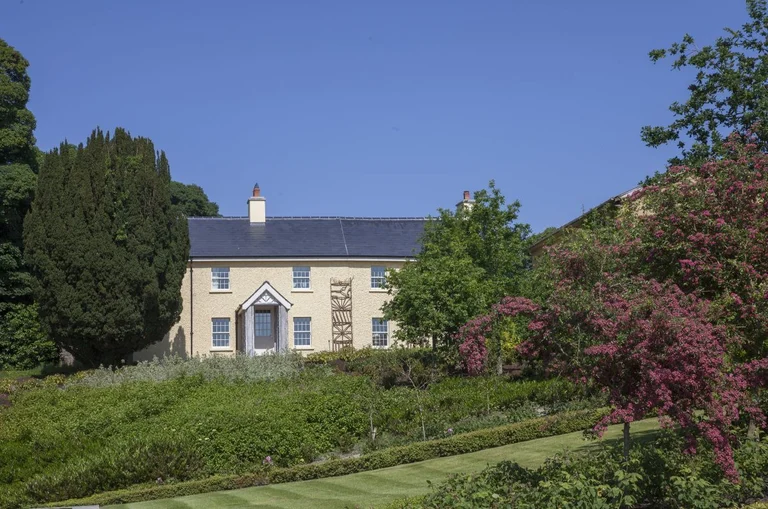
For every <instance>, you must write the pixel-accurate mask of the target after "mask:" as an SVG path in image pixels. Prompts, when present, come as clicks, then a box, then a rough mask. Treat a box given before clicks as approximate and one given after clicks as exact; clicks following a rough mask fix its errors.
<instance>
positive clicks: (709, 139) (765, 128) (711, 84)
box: [641, 0, 768, 165]
mask: <svg viewBox="0 0 768 509" xmlns="http://www.w3.org/2000/svg"><path fill="white" fill-rule="evenodd" d="M747 12H748V13H749V17H750V18H751V21H750V22H749V23H746V24H744V25H743V26H742V28H741V30H732V29H730V28H726V29H725V31H726V32H727V35H726V36H724V37H720V38H718V39H717V40H716V41H715V43H714V45H711V46H704V47H702V48H699V47H698V46H697V45H696V43H695V41H694V39H693V37H691V36H690V35H688V34H686V35H685V36H684V37H683V38H682V41H681V42H679V43H675V44H672V46H670V47H669V48H668V49H656V50H653V51H651V52H650V54H649V56H650V58H651V60H652V61H653V62H658V61H659V60H661V59H663V58H666V57H671V58H673V59H674V60H673V61H672V68H673V69H683V68H687V67H691V68H693V69H694V70H695V71H696V77H695V79H694V82H693V83H692V84H691V85H689V87H688V90H689V91H690V96H689V98H688V100H686V101H685V102H683V103H679V102H674V103H672V105H671V106H670V107H669V109H670V111H671V112H672V113H673V115H674V117H675V120H674V121H673V122H672V123H671V124H669V125H667V126H656V127H653V126H645V127H643V128H642V131H641V137H642V139H643V141H644V142H645V143H646V144H647V145H648V146H650V147H659V146H661V145H666V144H667V143H671V142H677V146H678V148H680V150H681V157H675V158H673V159H671V160H670V163H672V164H673V165H676V164H681V163H687V164H700V163H703V162H704V161H706V160H708V159H710V158H712V157H719V156H721V155H722V154H723V142H724V140H725V138H726V137H727V136H728V135H730V134H731V133H732V132H734V131H735V132H738V133H741V134H745V133H746V132H747V131H748V130H750V129H753V126H756V127H755V132H756V135H757V136H756V141H757V143H758V145H759V147H760V148H761V149H762V150H766V149H768V123H765V119H766V118H768V9H766V2H765V0H747ZM685 138H688V139H689V141H686V140H685Z"/></svg>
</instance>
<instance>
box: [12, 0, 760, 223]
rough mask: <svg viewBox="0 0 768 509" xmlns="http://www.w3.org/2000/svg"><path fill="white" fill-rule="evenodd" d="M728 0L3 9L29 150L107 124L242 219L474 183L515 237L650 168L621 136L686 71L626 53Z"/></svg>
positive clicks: (405, 209) (446, 198) (414, 205)
mask: <svg viewBox="0 0 768 509" xmlns="http://www.w3.org/2000/svg"><path fill="white" fill-rule="evenodd" d="M746 19H747V15H746V10H745V6H744V2H742V1H740V0H735V1H734V0H730V1H727V2H724V1H722V0H644V1H642V2H640V1H635V2H619V1H616V0H588V1H582V2H574V1H572V0H550V1H547V2H532V1H530V2H524V1H512V0H502V1H491V0H487V1H481V2H471V1H464V2H459V1H437V0H433V1H427V0H421V1H415V2H414V1H406V0H391V1H378V2H373V1H367V0H364V1H343V2H342V1H331V0H328V1H326V0H323V1H318V0H312V1H292V0H286V1H277V0H274V1H214V0H207V1H185V2H181V1H175V2H173V1H155V0H152V1H149V0H146V1H138V0H131V1H124V2H113V1H104V0H98V1H97V0H89V1H85V0H82V1H80V0H67V1H66V2H64V1H56V0H46V1H43V0H23V1H20V0H3V4H2V9H1V14H0V36H2V37H3V38H4V39H5V40H6V41H7V42H9V43H10V44H11V45H13V46H15V47H16V48H17V49H19V50H20V51H21V52H22V53H23V54H24V56H25V57H26V58H27V59H28V60H29V61H30V63H31V66H30V69H29V72H30V75H31V77H32V99H31V101H30V105H29V106H30V109H31V110H32V111H33V113H34V114H35V115H36V117H37V124H38V127H37V131H36V136H37V140H38V145H39V146H40V147H41V148H42V149H44V150H48V149H50V148H52V147H54V146H56V145H58V144H59V143H60V142H61V141H62V140H64V139H65V138H66V139H68V140H69V141H71V142H80V141H84V140H85V138H86V137H87V136H88V134H89V133H90V132H91V130H92V129H93V128H95V127H96V126H100V127H102V128H103V129H108V130H112V129H113V128H114V127H115V126H122V127H125V128H127V129H128V130H130V131H131V133H132V134H134V135H142V136H147V137H149V138H151V139H152V140H153V141H154V142H155V145H156V147H158V148H160V149H163V150H165V151H166V152H167V154H168V157H169V160H170V163H171V171H172V174H173V178H174V179H176V180H180V181H182V182H186V183H196V184H199V185H201V186H202V187H203V188H204V189H205V190H206V192H207V193H208V195H209V196H210V198H211V199H213V200H214V201H216V202H218V203H219V205H220V207H221V211H222V213H223V214H224V215H245V213H246V199H247V198H248V196H249V195H250V190H251V188H252V186H253V184H254V183H255V182H258V183H259V184H260V186H261V189H262V194H263V195H264V196H266V197H267V214H268V215H282V216H284V215H346V216H424V215H427V214H431V213H434V212H435V210H436V209H437V208H438V207H452V206H453V205H454V204H455V203H456V202H457V201H459V199H460V198H461V193H462V191H463V190H464V189H469V190H473V191H474V190H477V189H480V188H483V187H485V186H486V185H487V183H488V181H489V180H490V179H495V180H496V183H497V185H498V187H500V188H501V190H502V191H503V192H504V194H505V196H507V198H508V199H510V200H511V199H519V200H520V201H521V203H522V210H521V219H522V220H523V221H526V222H529V223H530V224H531V225H532V227H533V229H534V230H535V231H539V230H541V229H543V228H545V227H547V226H559V225H561V224H563V223H565V222H567V221H569V220H570V219H572V218H573V217H575V216H577V215H579V214H580V213H581V211H582V209H583V208H589V207H592V206H594V205H596V204H598V203H600V202H601V201H603V200H604V199H606V198H609V197H610V196H613V195H615V194H618V193H619V192H622V191H624V190H626V189H628V188H631V187H633V186H634V185H635V184H636V183H637V182H638V181H640V180H641V179H642V178H643V177H645V176H646V175H648V174H651V173H653V172H654V171H655V170H657V169H662V168H663V166H664V162H665V161H666V159H667V158H668V157H669V156H670V155H671V154H672V150H673V149H651V148H647V147H645V146H644V145H643V143H642V142H641V141H640V136H639V134H640V128H641V126H643V125H647V124H664V123H668V122H669V121H670V120H671V116H670V114H669V112H668V111H667V107H668V105H669V104H670V103H671V102H672V101H674V100H683V99H685V97H686V85H687V83H688V82H689V81H690V79H691V75H690V73H688V72H675V71H671V70H670V68H669V66H668V65H667V64H666V63H663V64H656V65H654V64H652V63H651V62H650V61H649V60H648V57H647V54H648V51H649V50H651V49H653V48H656V47H665V46H667V45H668V44H669V43H672V42H675V41H677V40H679V39H680V37H681V36H682V35H683V34H684V33H685V32H689V33H691V34H692V35H693V36H694V37H696V39H697V41H698V42H701V43H708V42H711V41H712V40H714V38H715V37H717V36H718V35H720V34H721V33H722V28H723V27H724V26H731V27H738V26H740V25H741V24H743V23H744V22H745V21H746Z"/></svg>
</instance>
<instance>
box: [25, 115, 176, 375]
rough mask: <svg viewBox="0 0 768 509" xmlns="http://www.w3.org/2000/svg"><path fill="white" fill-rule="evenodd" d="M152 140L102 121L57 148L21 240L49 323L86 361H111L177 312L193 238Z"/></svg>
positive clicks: (158, 335) (155, 334)
mask: <svg viewBox="0 0 768 509" xmlns="http://www.w3.org/2000/svg"><path fill="white" fill-rule="evenodd" d="M170 182H171V176H170V167H169V165H168V159H167V158H166V156H165V153H163V152H160V153H159V154H157V153H156V152H155V148H154V145H153V144H152V141H151V140H149V139H147V138H141V137H137V138H133V137H131V135H130V134H129V133H128V132H127V131H125V130H124V129H121V128H118V129H116V130H115V133H114V136H110V134H109V133H106V134H105V133H104V132H103V131H101V130H99V129H97V130H95V131H94V132H93V133H92V134H91V136H90V138H89V139H88V141H87V143H86V144H85V145H83V144H80V145H79V146H78V147H74V146H73V145H69V144H67V143H63V144H61V146H60V147H59V148H58V149H54V150H53V151H51V152H50V153H49V154H48V155H47V156H46V157H45V162H44V164H43V166H42V168H41V170H40V176H39V182H38V191H37V196H36V197H35V200H34V202H33V204H32V211H31V212H30V214H29V215H28V216H27V219H26V222H25V230H24V242H25V247H26V250H27V252H26V255H27V260H28V263H29V264H30V266H31V267H32V269H33V273H34V274H35V276H36V277H37V284H36V285H35V290H36V295H37V298H38V302H39V304H40V315H41V318H42V322H43V324H44V325H45V326H46V328H47V329H48V330H49V331H50V334H51V337H53V338H54V339H55V341H56V342H57V344H59V345H60V346H61V347H62V348H64V349H66V350H67V351H69V352H71V353H72V354H73V355H74V356H75V358H76V359H78V360H80V361H81V362H83V363H84V364H86V365H98V364H99V363H103V364H114V363H116V362H117V361H119V360H120V359H123V358H124V357H125V356H126V355H128V354H130V353H132V352H134V351H136V350H139V349H141V348H144V347H146V346H148V345H150V344H152V343H155V342H157V341H159V340H161V339H162V338H163V336H164V335H165V334H166V333H167V332H168V330H169V329H170V327H171V325H173V324H174V323H175V322H176V321H177V320H178V318H179V315H180V313H181V307H182V297H181V293H180V289H181V280H182V278H183V276H184V272H185V270H186V260H187V258H188V254H189V238H188V234H187V224H186V220H185V218H184V216H183V214H182V213H181V211H180V210H179V209H178V208H177V207H175V206H173V205H172V204H171V195H170Z"/></svg>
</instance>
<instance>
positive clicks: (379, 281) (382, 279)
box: [371, 265, 387, 290]
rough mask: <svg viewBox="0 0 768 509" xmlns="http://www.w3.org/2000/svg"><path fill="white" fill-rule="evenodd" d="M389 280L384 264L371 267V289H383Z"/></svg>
mask: <svg viewBox="0 0 768 509" xmlns="http://www.w3.org/2000/svg"><path fill="white" fill-rule="evenodd" d="M386 282H387V268H386V267H384V266H383V265H374V266H372V267H371V290H383V289H384V284H385V283H386Z"/></svg>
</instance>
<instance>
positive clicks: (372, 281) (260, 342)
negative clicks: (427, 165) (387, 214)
mask: <svg viewBox="0 0 768 509" xmlns="http://www.w3.org/2000/svg"><path fill="white" fill-rule="evenodd" d="M466 201H469V199H468V193H466V194H465V202H466ZM462 203H463V202H462ZM462 203H460V204H459V205H461V204H462ZM425 222H426V219H424V218H352V217H267V215H266V200H265V198H264V197H262V196H261V194H260V190H259V187H258V185H257V186H256V187H254V189H253V196H252V197H251V198H250V199H249V200H248V217H232V218H189V237H190V258H189V263H188V268H187V272H186V275H185V276H184V280H183V282H182V287H181V291H182V295H183V297H184V309H183V311H182V313H181V318H180V320H179V322H178V323H177V324H176V325H174V326H173V327H172V329H171V331H170V333H169V334H168V336H166V338H165V339H164V340H163V341H161V342H159V343H157V344H155V345H152V346H151V347H149V348H147V349H145V350H143V351H141V352H137V353H136V354H134V360H144V359H149V358H152V357H153V356H155V355H157V356H162V355H163V354H170V353H174V354H178V355H182V356H190V355H192V356H194V355H211V354H214V353H223V354H234V353H235V352H244V353H248V354H250V355H258V354H262V353H265V352H272V351H276V350H277V351H283V350H289V349H291V350H293V349H295V350H299V351H302V352H313V351H323V350H332V349H336V348H339V347H342V346H344V345H352V346H354V347H355V348H363V347H367V346H368V347H370V346H373V347H377V348H388V347H389V346H391V345H392V333H393V331H394V330H395V329H396V324H394V323H388V322H387V321H386V320H384V319H383V318H382V312H381V306H382V304H384V302H386V300H387V298H388V295H387V293H386V290H384V289H383V288H382V285H383V283H384V278H385V274H386V271H387V270H389V269H397V268H399V267H401V266H402V265H403V264H404V263H405V261H406V260H407V259H408V258H410V257H413V256H414V255H415V254H417V253H418V251H419V249H420V244H419V239H420V237H421V235H422V233H423V231H424V224H425Z"/></svg>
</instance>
